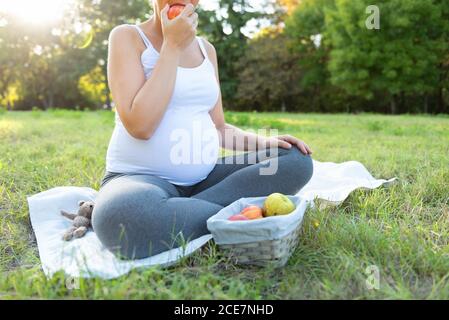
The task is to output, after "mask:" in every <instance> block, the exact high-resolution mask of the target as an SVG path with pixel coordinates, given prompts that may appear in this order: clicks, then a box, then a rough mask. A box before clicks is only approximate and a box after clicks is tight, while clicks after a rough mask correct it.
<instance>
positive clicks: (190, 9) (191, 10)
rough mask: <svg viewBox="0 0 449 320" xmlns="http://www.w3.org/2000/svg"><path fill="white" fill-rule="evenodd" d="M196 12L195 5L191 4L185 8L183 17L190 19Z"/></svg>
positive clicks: (182, 13)
mask: <svg viewBox="0 0 449 320" xmlns="http://www.w3.org/2000/svg"><path fill="white" fill-rule="evenodd" d="M194 12H195V7H194V6H193V4H191V3H189V4H188V5H186V6H185V7H184V10H182V12H181V16H184V17H189V16H190V15H192V13H194Z"/></svg>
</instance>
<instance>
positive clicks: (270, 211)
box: [263, 192, 296, 217]
mask: <svg viewBox="0 0 449 320" xmlns="http://www.w3.org/2000/svg"><path fill="white" fill-rule="evenodd" d="M263 207H264V215H265V217H271V216H278V215H284V214H289V213H290V212H292V211H293V210H295V208H296V206H295V204H294V203H293V202H292V201H291V200H290V199H289V198H288V197H287V196H286V195H284V194H282V193H277V192H276V193H272V194H270V195H269V196H268V197H267V198H266V199H265V202H264V204H263Z"/></svg>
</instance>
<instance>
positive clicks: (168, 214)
mask: <svg viewBox="0 0 449 320" xmlns="http://www.w3.org/2000/svg"><path fill="white" fill-rule="evenodd" d="M267 151H268V150H267ZM267 151H258V152H253V153H245V154H240V155H233V156H229V157H232V161H230V160H231V159H230V158H229V157H226V158H220V159H218V161H217V164H216V166H215V168H214V169H213V170H212V172H211V173H210V174H209V175H208V177H207V178H206V179H205V180H203V181H201V182H199V183H197V184H195V185H193V186H187V187H186V186H178V185H174V184H171V183H169V182H168V181H166V180H164V179H162V178H159V177H156V176H152V175H148V174H129V173H127V174H124V173H113V172H106V173H105V175H104V177H103V179H102V182H101V187H100V191H99V194H98V196H97V198H96V201H95V202H96V203H95V207H94V211H93V218H92V225H93V229H94V231H95V233H96V234H97V236H98V238H99V239H100V241H101V242H102V244H103V245H104V246H105V247H106V248H107V249H109V250H110V251H111V252H113V253H114V254H115V255H117V256H118V257H119V258H125V259H137V258H145V257H148V256H152V255H155V254H158V253H161V252H163V251H166V250H168V249H172V248H176V247H179V246H180V245H182V243H183V242H185V241H188V240H192V239H195V238H197V237H200V236H202V235H205V234H207V233H209V232H208V230H207V227H206V220H207V219H208V218H209V217H211V216H213V215H214V214H216V213H217V212H218V211H219V210H220V209H222V208H223V207H224V206H227V205H229V204H230V203H232V202H234V201H235V200H238V199H239V198H242V197H260V196H266V195H269V194H270V193H273V192H281V193H284V194H289V195H293V194H295V193H297V192H298V191H299V190H300V189H301V188H302V187H303V186H304V185H305V184H306V183H307V182H308V181H309V180H310V178H311V177H312V172H313V164H312V158H311V157H310V156H309V155H307V156H306V155H304V154H302V153H301V152H300V151H299V150H298V148H296V147H292V148H291V149H282V148H280V149H278V154H277V157H276V156H273V155H271V156H270V154H269V153H268V152H267ZM267 153H268V155H267ZM250 154H251V156H253V158H251V156H250ZM254 156H255V158H254ZM275 157H276V159H275ZM254 159H255V160H256V161H254ZM273 159H275V160H276V161H277V163H278V167H277V171H276V173H275V174H273V175H261V174H260V173H259V169H260V168H263V167H268V166H269V165H270V161H273ZM264 160H266V161H264ZM229 163H231V164H229Z"/></svg>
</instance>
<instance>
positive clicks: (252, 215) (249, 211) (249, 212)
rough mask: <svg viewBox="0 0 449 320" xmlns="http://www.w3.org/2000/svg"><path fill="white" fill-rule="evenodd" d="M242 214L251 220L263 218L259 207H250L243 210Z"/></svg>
mask: <svg viewBox="0 0 449 320" xmlns="http://www.w3.org/2000/svg"><path fill="white" fill-rule="evenodd" d="M240 214H242V215H244V216H245V217H247V218H248V219H250V220H255V219H261V218H263V211H262V208H259V207H258V206H248V207H246V208H245V209H243V210H242V211H241V212H240Z"/></svg>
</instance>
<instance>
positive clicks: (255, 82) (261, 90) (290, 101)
mask: <svg viewBox="0 0 449 320" xmlns="http://www.w3.org/2000/svg"><path fill="white" fill-rule="evenodd" d="M287 41H288V39H287V37H286V36H285V34H283V33H282V29H280V28H279V27H270V28H266V29H264V30H262V31H261V32H260V33H259V34H258V35H257V37H255V38H254V39H252V40H251V41H250V42H249V45H248V49H247V51H246V54H245V55H244V56H242V57H241V58H240V60H239V61H238V63H237V68H238V69H239V70H240V74H239V83H240V85H239V87H238V91H237V95H236V98H237V100H238V106H239V107H240V108H239V109H242V110H259V111H268V110H279V108H281V109H282V110H283V111H286V110H289V111H293V110H296V108H297V107H298V106H297V105H296V102H297V100H298V96H299V94H300V89H299V77H300V72H299V68H298V64H297V61H298V57H297V55H295V54H293V53H291V52H290V51H289V49H288V45H287Z"/></svg>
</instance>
